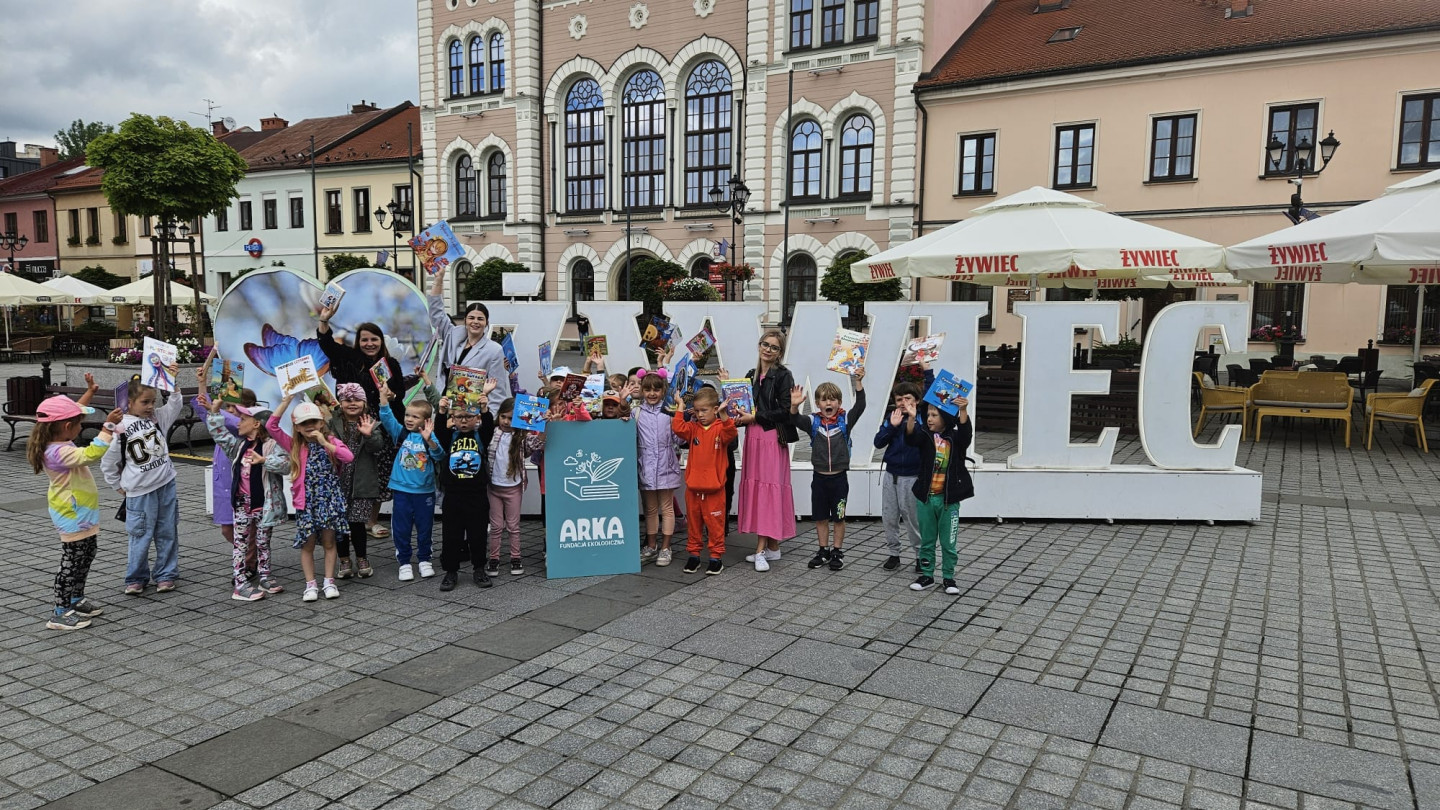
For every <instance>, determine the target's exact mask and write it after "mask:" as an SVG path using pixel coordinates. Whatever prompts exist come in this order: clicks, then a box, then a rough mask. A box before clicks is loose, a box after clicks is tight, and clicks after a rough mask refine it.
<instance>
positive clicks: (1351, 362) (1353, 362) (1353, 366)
mask: <svg viewBox="0 0 1440 810" xmlns="http://www.w3.org/2000/svg"><path fill="white" fill-rule="evenodd" d="M1335 370H1336V371H1338V372H1340V373H1341V374H1345V375H1347V376H1351V377H1353V376H1355V375H1356V374H1359V373H1360V372H1362V371H1364V370H1365V363H1364V361H1362V360H1361V359H1360V357H1359V356H1358V355H1353V354H1352V355H1348V356H1346V357H1342V358H1340V362H1339V363H1336V364H1335Z"/></svg>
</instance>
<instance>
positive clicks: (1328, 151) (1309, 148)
mask: <svg viewBox="0 0 1440 810" xmlns="http://www.w3.org/2000/svg"><path fill="white" fill-rule="evenodd" d="M1339 148H1340V141H1338V140H1336V138H1335V130H1333V129H1332V130H1330V134H1329V135H1326V136H1325V137H1324V139H1322V140H1321V141H1320V168H1318V169H1317V168H1315V166H1314V162H1313V159H1314V157H1315V145H1314V144H1312V143H1310V139H1309V138H1308V137H1303V138H1301V139H1300V142H1299V143H1297V144H1295V163H1294V165H1293V166H1292V167H1291V171H1293V172H1294V173H1295V176H1294V177H1292V178H1290V179H1289V180H1287V181H1286V182H1288V183H1291V184H1292V185H1294V186H1295V193H1294V194H1291V195H1290V208H1289V209H1288V210H1286V212H1285V216H1287V217H1289V218H1290V221H1291V222H1293V223H1295V224H1297V225H1298V224H1300V222H1301V221H1303V220H1305V219H1308V218H1309V217H1306V216H1305V213H1304V211H1303V206H1304V204H1305V201H1304V200H1302V199H1301V197H1300V193H1301V185H1302V184H1303V183H1304V182H1305V175H1307V174H1312V175H1318V174H1320V173H1321V172H1323V171H1325V168H1326V167H1327V166H1329V165H1330V159H1331V158H1333V157H1335V150H1336V149H1339ZM1285 149H1286V147H1285V144H1284V143H1282V142H1281V141H1280V139H1279V138H1277V137H1275V136H1274V135H1271V136H1270V143H1268V144H1266V145H1265V153H1266V157H1268V158H1269V160H1270V167H1271V170H1272V172H1271V173H1272V174H1280V175H1283V174H1287V173H1288V172H1282V171H1281V170H1280V166H1281V164H1282V163H1283V162H1284V160H1285Z"/></svg>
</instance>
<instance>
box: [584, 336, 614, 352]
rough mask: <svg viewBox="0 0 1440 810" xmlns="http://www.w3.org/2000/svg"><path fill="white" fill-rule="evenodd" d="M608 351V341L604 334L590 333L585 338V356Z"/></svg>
mask: <svg viewBox="0 0 1440 810" xmlns="http://www.w3.org/2000/svg"><path fill="white" fill-rule="evenodd" d="M609 353H610V341H609V340H608V339H606V337H605V336H604V335H591V336H590V337H587V338H585V356H586V357H589V356H590V355H592V354H598V355H601V356H604V355H607V354H609Z"/></svg>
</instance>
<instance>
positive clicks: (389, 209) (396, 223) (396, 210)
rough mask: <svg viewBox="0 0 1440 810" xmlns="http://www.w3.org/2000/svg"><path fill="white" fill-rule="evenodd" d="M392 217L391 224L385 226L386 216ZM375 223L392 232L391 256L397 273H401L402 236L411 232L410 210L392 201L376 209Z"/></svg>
mask: <svg viewBox="0 0 1440 810" xmlns="http://www.w3.org/2000/svg"><path fill="white" fill-rule="evenodd" d="M387 214H388V215H389V217H390V224H389V225H386V224H385V217H386V215H387ZM375 221H376V222H378V223H380V227H382V228H384V229H385V230H387V231H389V232H390V243H391V251H390V256H391V258H392V259H394V261H395V272H397V273H398V272H400V234H401V233H402V232H408V231H409V230H410V209H408V208H404V207H401V205H400V203H397V202H395V201H394V200H391V201H390V202H389V204H388V205H386V206H385V207H383V208H376V209H375Z"/></svg>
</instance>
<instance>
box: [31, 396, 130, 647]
mask: <svg viewBox="0 0 1440 810" xmlns="http://www.w3.org/2000/svg"><path fill="white" fill-rule="evenodd" d="M94 391H95V387H94V386H93V384H92V386H91V389H90V391H89V392H87V393H86V394H85V395H84V396H83V397H81V404H77V403H75V402H73V401H71V400H70V398H69V397H66V396H54V397H50V398H49V399H47V400H45V401H44V402H42V403H40V407H38V408H37V409H36V418H37V422H36V424H35V427H34V429H33V430H31V432H30V440H29V444H28V447H27V448H26V457H27V459H28V460H29V462H30V467H31V468H32V469H33V470H34V471H35V472H36V473H40V472H44V473H45V474H46V475H47V476H49V478H50V490H49V492H48V493H47V500H48V501H49V506H50V520H51V521H53V522H54V523H55V528H56V529H57V530H59V532H60V544H61V554H60V571H59V573H57V574H56V575H55V610H54V612H53V613H52V614H51V616H50V618H49V620H48V621H47V622H46V625H45V626H46V627H49V628H50V629H52V630H79V629H81V628H84V627H88V626H89V625H90V620H91V619H92V618H93V617H95V616H99V615H100V612H101V611H100V608H99V607H98V606H97V605H95V604H94V603H92V602H91V601H90V600H88V599H86V598H85V579H86V577H87V576H88V575H89V573H90V564H91V562H93V561H94V559H95V537H96V532H97V530H98V528H99V525H100V491H99V489H97V488H96V486H95V478H94V476H92V475H91V474H90V470H88V469H86V468H87V467H88V466H89V465H91V464H94V463H96V462H98V461H99V460H100V459H101V458H102V457H103V456H104V455H105V450H106V449H107V448H108V447H109V446H110V440H111V433H110V430H109V429H108V428H109V424H107V425H106V428H107V429H106V430H103V431H101V433H100V435H99V436H97V437H96V438H95V440H94V441H92V442H91V443H90V444H89V446H87V447H84V448H81V447H76V446H75V439H76V438H77V437H78V436H79V435H80V431H81V428H82V423H83V422H84V419H85V416H86V414H90V413H94V412H95V411H94V409H93V408H89V407H86V406H85V405H84V404H83V403H84V402H85V401H87V400H89V399H90V396H91V395H92V394H93V392H94ZM119 419H120V413H119V412H118V411H115V412H112V413H111V414H110V416H109V422H116V421H119Z"/></svg>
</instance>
